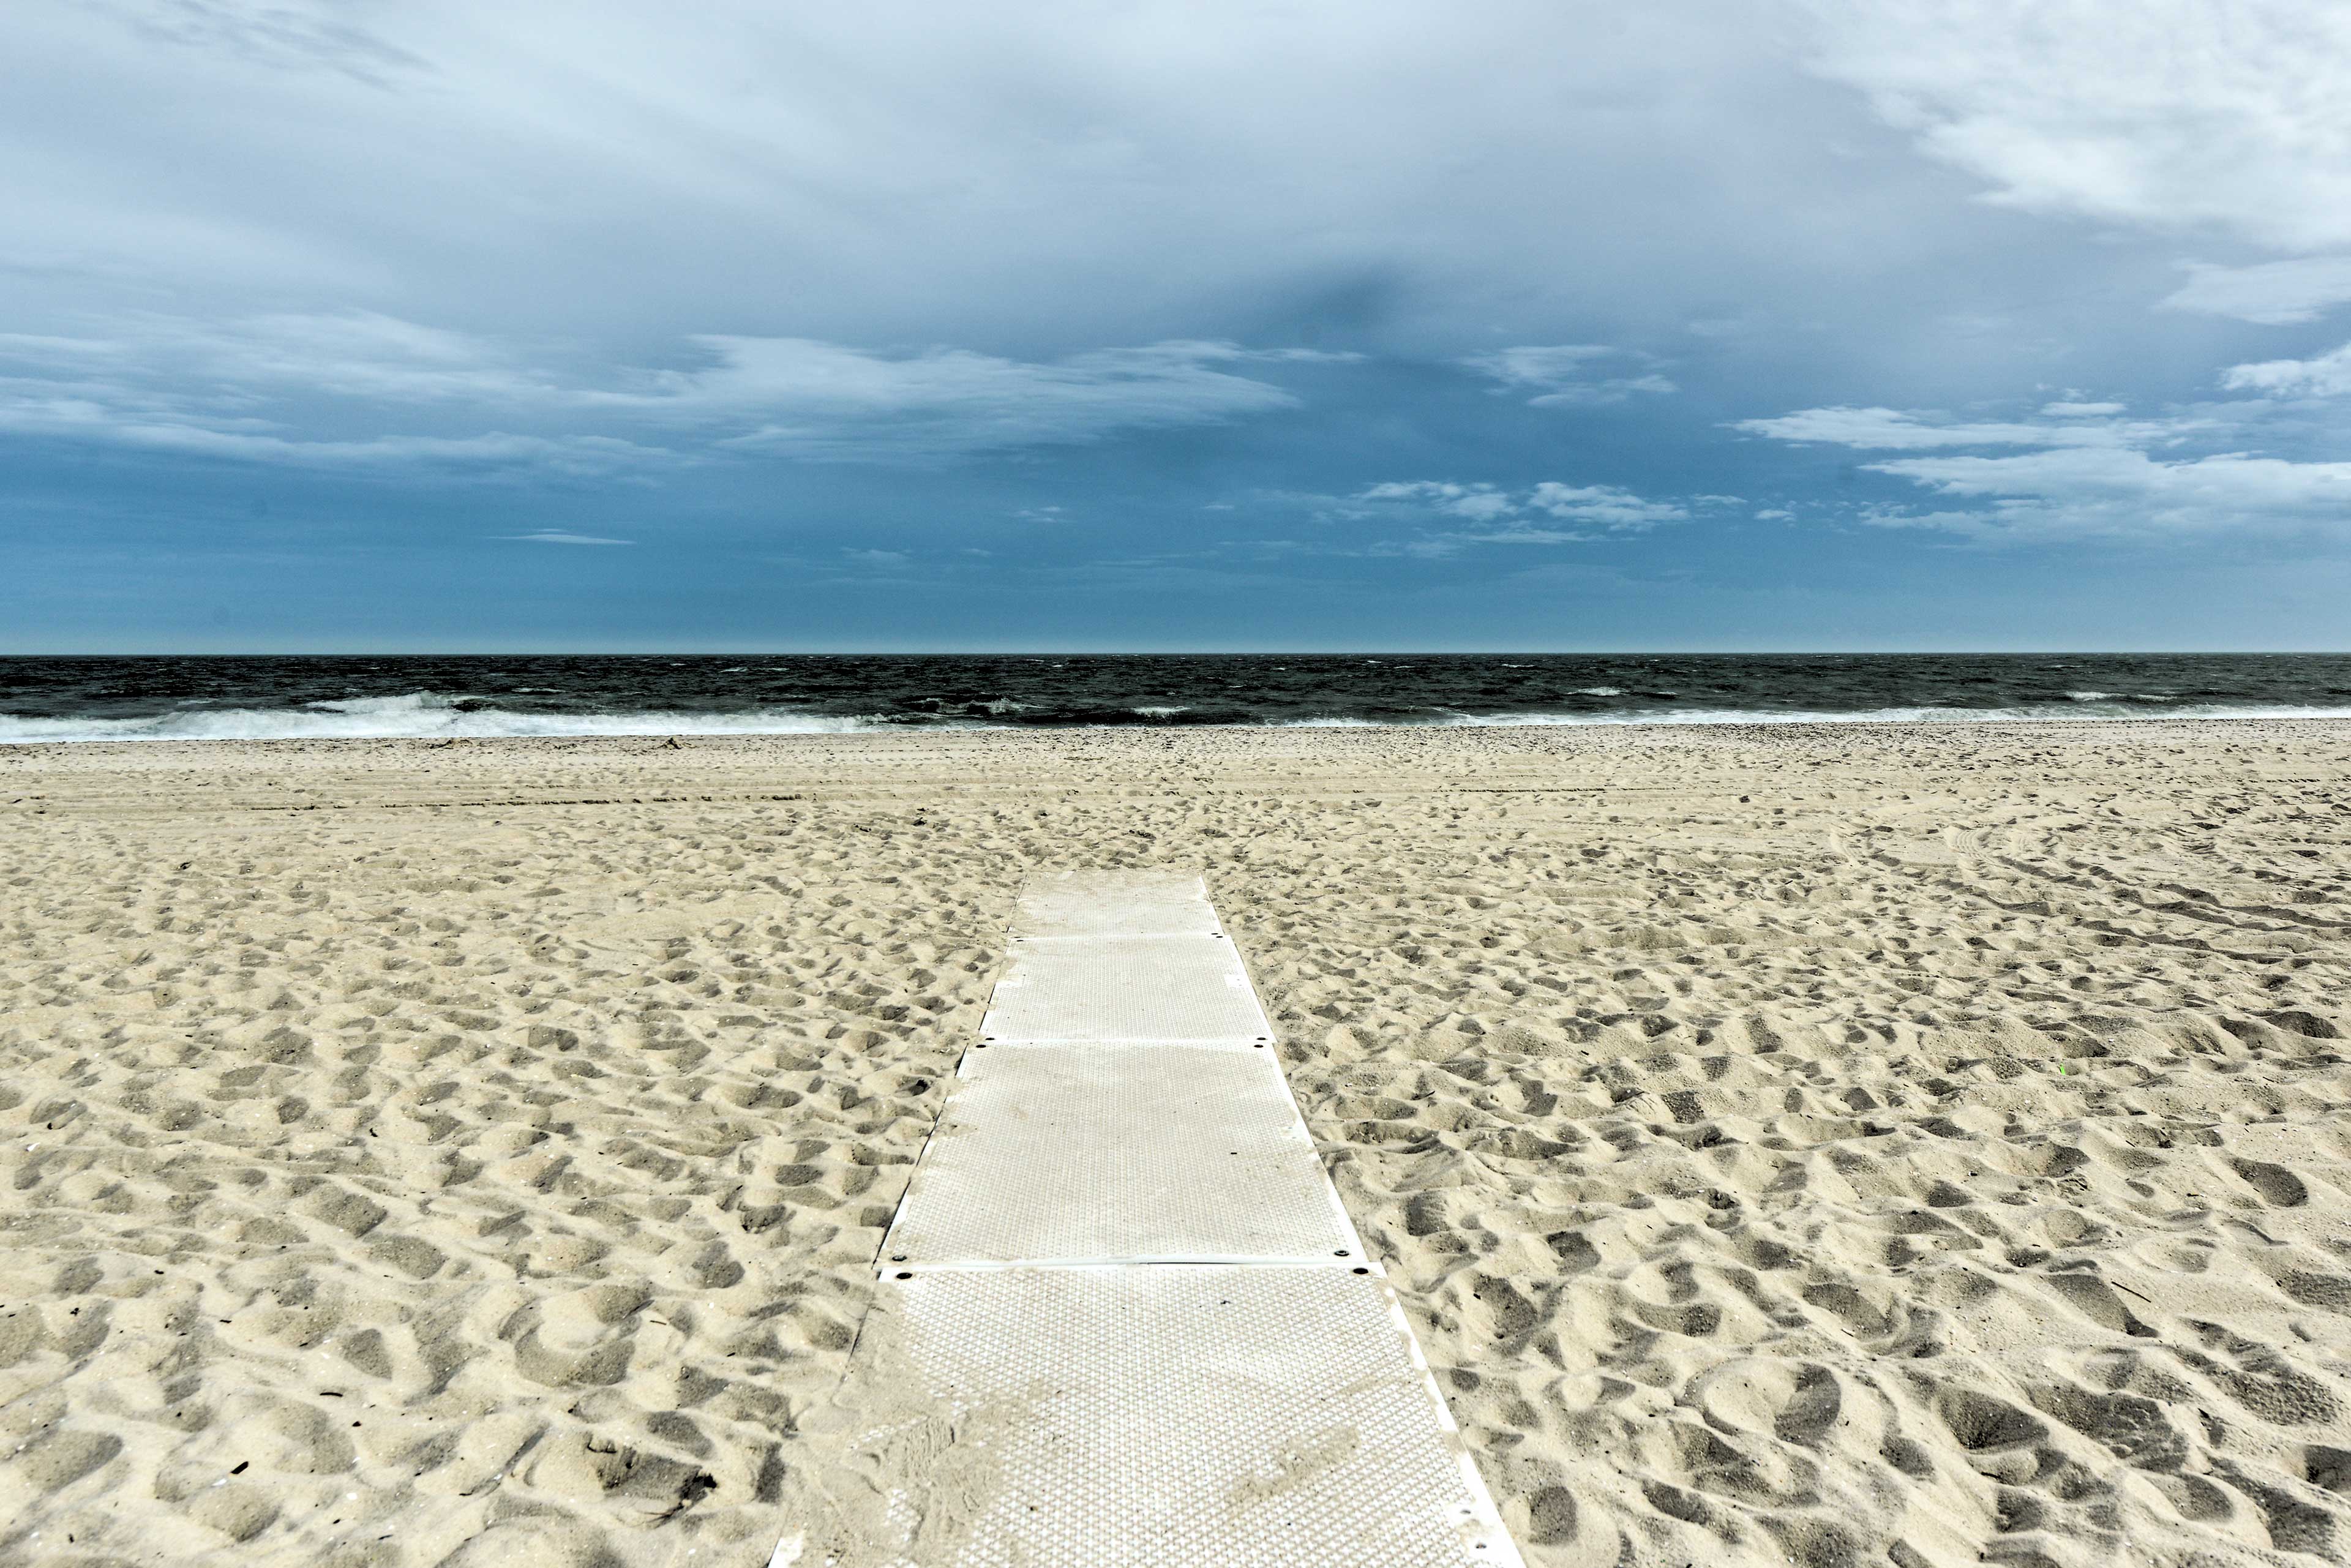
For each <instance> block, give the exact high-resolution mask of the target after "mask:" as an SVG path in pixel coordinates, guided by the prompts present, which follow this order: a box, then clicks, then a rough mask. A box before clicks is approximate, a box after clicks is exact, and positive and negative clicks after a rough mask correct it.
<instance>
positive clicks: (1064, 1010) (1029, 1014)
mask: <svg viewBox="0 0 2351 1568" xmlns="http://www.w3.org/2000/svg"><path fill="white" fill-rule="evenodd" d="M979 1032H980V1037H981V1038H982V1039H983V1040H988V1041H990V1042H997V1041H1009V1042H1016V1043H1017V1042H1031V1043H1033V1042H1040V1041H1065V1042H1069V1043H1072V1044H1099V1043H1102V1042H1105V1041H1107V1042H1113V1043H1123V1042H1131V1041H1138V1040H1188V1041H1205V1040H1224V1041H1227V1042H1228V1043H1232V1044H1238V1045H1249V1044H1253V1043H1255V1042H1257V1041H1259V1040H1271V1039H1272V1038H1273V1029H1272V1026H1271V1025H1270V1024H1268V1023H1267V1022H1266V1018H1265V1010H1264V1009H1262V1008H1260V1007H1259V1006H1258V1001H1257V993H1256V992H1255V991H1254V990H1252V989H1250V988H1249V972H1248V971H1247V970H1246V969H1244V968H1243V967H1241V959H1240V955H1239V954H1238V953H1236V952H1234V951H1233V945H1232V943H1231V941H1230V940H1229V939H1228V938H1226V937H1223V936H1016V937H1014V938H1013V939H1012V945H1011V950H1010V953H1009V954H1008V959H1007V962H1006V964H1005V969H1004V977H1003V978H1001V979H999V980H998V981H997V982H996V994H995V995H994V996H992V997H991V998H988V1004H987V1017H986V1018H985V1019H981V1020H980V1025H979Z"/></svg>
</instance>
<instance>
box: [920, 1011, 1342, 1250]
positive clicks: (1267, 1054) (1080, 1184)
mask: <svg viewBox="0 0 2351 1568" xmlns="http://www.w3.org/2000/svg"><path fill="white" fill-rule="evenodd" d="M964 1060H965V1071H966V1073H967V1076H966V1077H964V1078H962V1079H961V1080H959V1081H958V1082H957V1083H956V1089H955V1093H954V1095H953V1097H952V1098H951V1099H950V1100H949V1101H948V1102H947V1105H946V1110H945V1111H944V1112H942V1113H941V1114H940V1117H939V1125H938V1130H937V1131H936V1132H935V1133H934V1134H932V1137H931V1142H930V1145H929V1146H928V1147H927V1148H926V1149H925V1151H924V1154H923V1157H922V1160H921V1162H920V1163H919V1164H918V1165H917V1166H915V1169H914V1180H913V1182H912V1183H911V1184H910V1185H909V1186H908V1187H907V1190H906V1197H905V1199H904V1202H903V1203H902V1204H901V1205H900V1206H899V1209H898V1215H897V1218H896V1219H895V1221H893V1224H892V1225H891V1228H890V1234H889V1239H888V1240H887V1242H886V1243H885V1244H884V1245H883V1249H882V1252H883V1259H884V1260H886V1262H885V1267H886V1266H887V1265H888V1264H894V1263H899V1262H911V1263H914V1264H916V1265H924V1264H930V1265H940V1264H949V1265H952V1264H979V1265H991V1264H1008V1263H1048V1262H1071V1263H1084V1262H1107V1261H1120V1262H1154V1263H1174V1262H1190V1263H1211V1262H1216V1263H1255V1262H1268V1261H1278V1260H1288V1261H1293V1262H1308V1261H1315V1262H1327V1261H1331V1260H1336V1259H1341V1258H1345V1259H1348V1260H1362V1258H1363V1243H1362V1242H1361V1241H1359V1240H1358V1239H1356V1237H1355V1228H1354V1227H1353V1225H1352V1224H1350V1223H1349V1222H1348V1219H1347V1214H1346V1210H1345V1209H1344V1208H1343V1207H1342V1206H1341V1204H1340V1202H1339V1197H1338V1194H1337V1193H1336V1192H1334V1191H1332V1186H1331V1182H1330V1178H1329V1177H1328V1176H1325V1175H1324V1174H1323V1171H1322V1162H1321V1161H1320V1160H1319V1159H1317V1158H1316V1157H1315V1154H1314V1143H1313V1140H1312V1139H1311V1137H1309V1136H1308V1134H1307V1132H1306V1126H1305V1124H1304V1123H1303V1122H1301V1120H1300V1119H1299V1115H1298V1107H1297V1105H1296V1103H1295V1102H1293V1101H1292V1100H1291V1099H1290V1089H1289V1085H1288V1084H1286V1083H1285V1082H1283V1081H1282V1076H1281V1068H1280V1063H1278V1062H1277V1061H1275V1060H1274V1056H1273V1052H1271V1051H1234V1050H1231V1049H1229V1048H1227V1047H1221V1046H1197V1045H1183V1044H1168V1043H1160V1042H1152V1043H1145V1044H1134V1045H1098V1046H1092V1047H1082V1046H1058V1045H1040V1046H1019V1045H1008V1046H1000V1047H997V1048H994V1049H991V1050H988V1051H972V1052H970V1053H969V1054H968V1055H967V1056H966V1057H965V1059H964Z"/></svg>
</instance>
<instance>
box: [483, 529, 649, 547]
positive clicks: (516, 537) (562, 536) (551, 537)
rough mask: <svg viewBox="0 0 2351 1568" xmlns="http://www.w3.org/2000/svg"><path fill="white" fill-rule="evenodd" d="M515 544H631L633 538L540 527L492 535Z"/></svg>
mask: <svg viewBox="0 0 2351 1568" xmlns="http://www.w3.org/2000/svg"><path fill="white" fill-rule="evenodd" d="M494 537H495V538H501V539H509V540H512V541H514V542H515V543H517V544H531V545H632V544H634V543H636V542H637V541H636V540H634V539H608V538H601V537H600V536H598V535H595V534H571V533H566V532H564V531H563V530H562V529H560V528H540V529H538V531H537V532H535V533H528V534H498V535H496V536H494Z"/></svg>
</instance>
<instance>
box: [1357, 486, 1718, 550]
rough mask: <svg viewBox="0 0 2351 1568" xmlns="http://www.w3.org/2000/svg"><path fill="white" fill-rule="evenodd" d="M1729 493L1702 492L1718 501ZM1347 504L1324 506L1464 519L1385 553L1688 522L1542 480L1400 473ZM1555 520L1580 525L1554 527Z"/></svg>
mask: <svg viewBox="0 0 2351 1568" xmlns="http://www.w3.org/2000/svg"><path fill="white" fill-rule="evenodd" d="M1726 498H1727V497H1704V499H1707V500H1719V499H1726ZM1349 499H1350V500H1351V501H1352V502H1353V503H1354V505H1353V507H1352V508H1349V507H1337V508H1329V509H1325V510H1324V511H1323V512H1322V515H1323V516H1324V517H1326V518H1330V519H1332V520H1347V521H1360V520H1365V519H1369V518H1376V517H1380V516H1381V515H1382V514H1383V513H1384V512H1387V511H1392V510H1409V511H1412V512H1416V513H1419V514H1421V515H1423V516H1435V517H1445V518H1449V519H1452V520H1455V521H1457V522H1459V523H1462V524H1465V525H1468V526H1467V527H1463V528H1446V529H1439V530H1437V531H1434V532H1430V533H1424V534H1422V535H1420V536H1419V537H1418V538H1414V539H1410V540H1406V541H1405V542H1403V543H1401V544H1397V545H1393V546H1389V547H1385V548H1386V553H1402V554H1405V555H1416V556H1441V555H1451V554H1453V553H1455V552H1456V551H1458V550H1459V549H1463V548H1464V547H1467V546H1469V545H1560V544H1588V543H1591V542H1592V541H1593V540H1595V539H1601V538H1608V537H1609V536H1610V535H1612V534H1625V533H1634V532H1638V531H1640V530H1642V529H1646V528H1655V527H1656V526H1657V525H1659V524H1661V523H1679V522H1687V521H1688V520H1689V517H1690V512H1689V508H1688V507H1687V506H1683V505H1679V504H1677V503H1674V502H1671V501H1652V500H1649V499H1646V497H1642V496H1639V495H1637V494H1635V492H1633V491H1631V490H1627V489H1625V488H1624V487H1622V486H1616V485H1567V484H1562V483H1561V482H1560V481H1558V480H1555V479H1546V480H1544V481H1542V482H1541V484H1538V485H1536V486H1533V487H1532V488H1531V489H1525V490H1506V489H1504V488H1502V487H1501V486H1498V485H1490V484H1468V485H1465V484H1459V483H1457V482H1455V481H1452V480H1447V479H1402V480H1390V481H1388V482H1386V483H1384V484H1380V485H1374V486H1370V487H1368V488H1367V489H1364V490H1362V491H1359V492H1357V493H1356V494H1355V495H1354V496H1353V497H1349ZM1554 523H1572V524H1576V525H1581V526H1579V527H1575V528H1555V527H1552V526H1551V525H1552V524H1554Z"/></svg>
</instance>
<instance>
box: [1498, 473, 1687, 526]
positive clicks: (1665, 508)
mask: <svg viewBox="0 0 2351 1568" xmlns="http://www.w3.org/2000/svg"><path fill="white" fill-rule="evenodd" d="M1702 498H1703V499H1708V500H1714V499H1718V497H1702ZM1526 504H1527V505H1528V506H1529V507H1531V508H1533V509H1534V510H1536V511H1539V512H1546V513H1549V514H1550V515H1551V516H1552V517H1559V518H1562V519H1573V520H1574V521H1576V522H1579V523H1597V524H1599V525H1600V526H1601V527H1603V528H1655V527H1656V525H1657V524H1659V523H1680V522H1687V521H1688V520H1689V512H1688V511H1687V509H1686V508H1684V507H1677V506H1676V505H1674V504H1673V503H1672V502H1670V501H1649V500H1644V499H1643V498H1642V497H1639V496H1636V495H1635V494H1634V493H1633V492H1632V491H1630V490H1627V489H1625V488H1623V487H1622V486H1616V485H1562V484H1560V483H1559V482H1558V481H1557V480H1553V479H1546V480H1544V481H1543V482H1542V483H1541V484H1540V485H1538V486H1535V487H1534V490H1533V491H1532V493H1531V494H1530V495H1529V496H1528V497H1527V502H1526Z"/></svg>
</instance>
